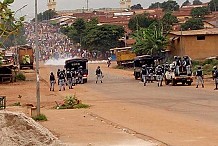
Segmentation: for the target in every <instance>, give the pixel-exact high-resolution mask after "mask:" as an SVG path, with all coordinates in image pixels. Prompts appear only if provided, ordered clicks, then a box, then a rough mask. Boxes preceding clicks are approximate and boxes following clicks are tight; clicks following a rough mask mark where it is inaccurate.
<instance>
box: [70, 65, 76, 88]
mask: <svg viewBox="0 0 218 146" xmlns="http://www.w3.org/2000/svg"><path fill="white" fill-rule="evenodd" d="M70 73H71V78H72V86H75V84H76V71H75V70H74V68H71V70H70Z"/></svg>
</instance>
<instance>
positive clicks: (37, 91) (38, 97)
mask: <svg viewBox="0 0 218 146" xmlns="http://www.w3.org/2000/svg"><path fill="white" fill-rule="evenodd" d="M37 9H38V5H37V0H35V47H36V48H35V57H36V99H37V105H36V108H37V116H38V115H40V84H39V41H38V36H39V34H38V16H37V14H38V11H37Z"/></svg>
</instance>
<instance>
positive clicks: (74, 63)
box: [64, 58, 88, 83]
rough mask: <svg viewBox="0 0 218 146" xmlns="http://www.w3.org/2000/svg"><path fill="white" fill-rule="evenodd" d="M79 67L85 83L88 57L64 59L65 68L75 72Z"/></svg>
mask: <svg viewBox="0 0 218 146" xmlns="http://www.w3.org/2000/svg"><path fill="white" fill-rule="evenodd" d="M79 67H82V70H83V75H82V76H83V77H82V80H83V83H86V82H87V80H88V59H86V58H73V59H69V60H66V61H65V66H64V68H65V69H70V70H71V69H72V68H74V70H75V71H76V72H77V71H78V70H79Z"/></svg>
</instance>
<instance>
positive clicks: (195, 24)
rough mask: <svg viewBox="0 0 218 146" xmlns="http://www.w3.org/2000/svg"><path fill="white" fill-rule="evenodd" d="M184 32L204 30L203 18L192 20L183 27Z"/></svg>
mask: <svg viewBox="0 0 218 146" xmlns="http://www.w3.org/2000/svg"><path fill="white" fill-rule="evenodd" d="M181 28H182V30H198V29H203V28H204V23H203V21H202V19H201V18H191V19H189V20H188V21H186V22H185V23H184V24H182V26H181Z"/></svg>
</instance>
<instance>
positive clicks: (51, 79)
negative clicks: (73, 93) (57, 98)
mask: <svg viewBox="0 0 218 146" xmlns="http://www.w3.org/2000/svg"><path fill="white" fill-rule="evenodd" d="M55 83H56V80H55V76H54V74H53V72H51V74H50V91H54V84H55Z"/></svg>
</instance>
